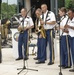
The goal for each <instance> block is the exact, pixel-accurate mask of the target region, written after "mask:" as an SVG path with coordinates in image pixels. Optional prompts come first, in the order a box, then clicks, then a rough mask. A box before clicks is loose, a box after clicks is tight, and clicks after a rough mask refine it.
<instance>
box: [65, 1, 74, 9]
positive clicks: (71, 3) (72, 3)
mask: <svg viewBox="0 0 74 75" xmlns="http://www.w3.org/2000/svg"><path fill="white" fill-rule="evenodd" d="M65 7H66V8H68V9H69V8H74V0H65Z"/></svg>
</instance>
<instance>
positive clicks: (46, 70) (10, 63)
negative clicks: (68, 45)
mask: <svg viewBox="0 0 74 75" xmlns="http://www.w3.org/2000/svg"><path fill="white" fill-rule="evenodd" d="M2 53H3V62H2V64H0V75H17V73H18V72H19V71H17V68H21V67H22V66H23V61H22V60H20V61H15V59H14V58H13V56H12V49H11V48H4V49H2ZM34 57H35V56H31V55H30V56H29V60H28V61H27V62H26V63H27V64H28V68H32V69H37V70H38V72H35V71H29V70H28V72H27V70H24V71H23V72H22V73H21V74H20V75H24V74H25V73H26V72H27V74H26V75H59V67H58V65H59V61H57V60H56V61H55V64H54V65H51V66H48V65H47V63H48V61H46V63H45V64H39V65H37V64H35V62H36V61H35V60H33V58H34ZM27 64H26V66H27ZM62 73H63V75H74V73H70V72H69V69H66V70H64V69H63V70H62Z"/></svg>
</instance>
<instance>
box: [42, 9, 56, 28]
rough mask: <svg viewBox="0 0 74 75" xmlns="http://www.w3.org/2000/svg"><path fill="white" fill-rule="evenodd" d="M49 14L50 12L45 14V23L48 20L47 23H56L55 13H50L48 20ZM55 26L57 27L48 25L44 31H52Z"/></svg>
mask: <svg viewBox="0 0 74 75" xmlns="http://www.w3.org/2000/svg"><path fill="white" fill-rule="evenodd" d="M47 13H48V10H47V11H46V13H44V19H43V21H44V22H45V21H46V20H47V22H51V21H56V18H55V15H54V13H53V12H51V11H49V13H48V17H47V18H46V15H47ZM41 18H42V15H41ZM54 26H55V25H49V24H46V25H44V29H52V28H53V27H54Z"/></svg>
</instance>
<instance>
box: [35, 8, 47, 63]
mask: <svg viewBox="0 0 74 75" xmlns="http://www.w3.org/2000/svg"><path fill="white" fill-rule="evenodd" d="M41 14H42V11H41V9H39V8H38V9H37V10H36V16H37V20H38V23H37V26H36V31H37V32H38V33H37V34H38V43H37V47H38V52H37V59H38V62H36V64H41V63H45V60H46V57H45V56H46V38H45V33H44V30H43V29H42V26H41V24H40V20H42V18H40V16H41ZM40 27H41V28H40Z"/></svg>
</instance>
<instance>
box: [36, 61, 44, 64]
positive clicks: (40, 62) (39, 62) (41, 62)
mask: <svg viewBox="0 0 74 75" xmlns="http://www.w3.org/2000/svg"><path fill="white" fill-rule="evenodd" d="M43 63H45V61H38V62H36V64H43Z"/></svg>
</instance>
